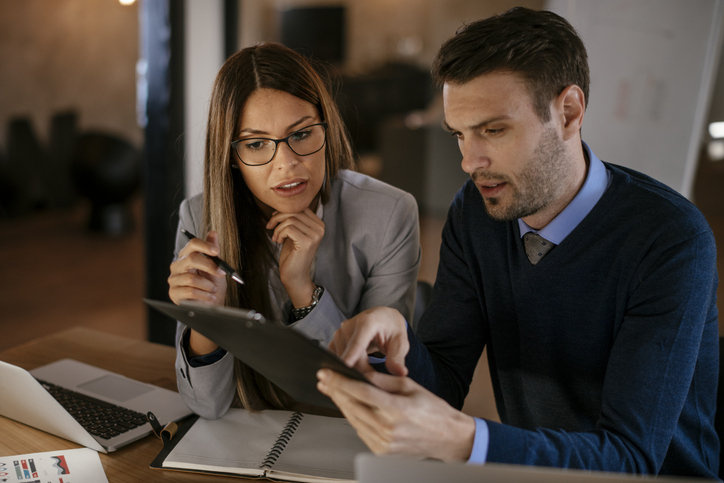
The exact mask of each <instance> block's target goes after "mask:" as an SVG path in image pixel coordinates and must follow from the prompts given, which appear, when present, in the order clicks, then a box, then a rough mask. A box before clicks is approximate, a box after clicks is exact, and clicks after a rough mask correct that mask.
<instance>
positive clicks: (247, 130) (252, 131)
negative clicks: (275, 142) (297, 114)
mask: <svg viewBox="0 0 724 483" xmlns="http://www.w3.org/2000/svg"><path fill="white" fill-rule="evenodd" d="M313 119H314V117H313V116H304V117H302V118H300V119H298V120H297V121H295V122H293V123H291V124H290V125H289V126H287V132H288V131H291V130H292V129H294V128H295V127H297V126H299V125H300V124H302V123H304V122H306V121H309V120H313ZM242 134H265V135H269V133H268V132H266V131H260V130H258V129H252V128H244V129H242V130H240V131H239V132H238V133H237V135H238V136H241V135H242Z"/></svg>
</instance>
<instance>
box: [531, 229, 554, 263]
mask: <svg viewBox="0 0 724 483" xmlns="http://www.w3.org/2000/svg"><path fill="white" fill-rule="evenodd" d="M523 244H524V245H525V254H526V255H527V256H528V260H530V263H532V264H533V265H535V264H537V263H538V262H540V261H541V259H542V258H543V257H544V256H546V253H548V252H549V251H551V250H552V249H553V247H555V246H556V245H555V243H551V242H549V241H548V240H546V239H545V238H543V237H542V236H540V235H539V234H537V233H533V232H532V231H529V232H528V233H526V234H525V235H523Z"/></svg>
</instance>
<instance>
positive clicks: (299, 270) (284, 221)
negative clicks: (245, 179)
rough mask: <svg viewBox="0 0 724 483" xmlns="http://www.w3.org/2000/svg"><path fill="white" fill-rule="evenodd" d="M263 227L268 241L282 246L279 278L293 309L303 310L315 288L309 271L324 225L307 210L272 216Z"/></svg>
mask: <svg viewBox="0 0 724 483" xmlns="http://www.w3.org/2000/svg"><path fill="white" fill-rule="evenodd" d="M266 228H267V229H268V230H274V233H273V234H272V241H273V242H275V243H283V246H282V251H281V254H280V255H279V277H280V279H281V281H282V284H284V288H285V289H286V291H287V295H289V298H290V299H291V301H292V305H294V307H297V308H300V307H306V306H307V305H309V303H310V302H311V301H312V293H313V292H314V289H315V288H316V287H315V285H314V282H312V277H311V275H310V269H311V267H312V262H313V261H314V255H315V254H316V253H317V248H319V244H320V243H321V241H322V238H323V237H324V222H323V221H322V220H321V219H319V217H318V216H317V215H316V214H314V212H313V211H312V210H310V209H309V208H307V209H305V210H304V211H302V212H299V213H274V214H273V215H272V217H271V218H270V219H269V223H267V225H266Z"/></svg>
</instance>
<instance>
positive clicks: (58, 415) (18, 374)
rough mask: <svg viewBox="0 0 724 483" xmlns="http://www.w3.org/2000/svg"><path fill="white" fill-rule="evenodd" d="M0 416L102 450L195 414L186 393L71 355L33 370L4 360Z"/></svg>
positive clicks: (0, 369) (0, 367)
mask: <svg viewBox="0 0 724 483" xmlns="http://www.w3.org/2000/svg"><path fill="white" fill-rule="evenodd" d="M0 381H3V383H2V385H3V388H2V390H1V391H0V415H2V416H5V417H7V418H10V419H14V420H15V421H18V422H21V423H24V424H27V425H28V426H32V427H34V428H37V429H40V430H42V431H45V432H48V433H51V434H54V435H56V436H60V437H61V438H64V439H68V440H70V441H73V442H75V443H78V444H81V445H83V446H86V447H88V448H91V449H94V450H96V451H99V452H102V453H108V452H111V451H115V450H117V449H118V448H121V447H122V446H125V445H127V444H129V443H132V442H133V441H136V440H139V439H141V438H143V437H145V436H147V435H148V434H149V433H151V431H152V429H151V425H150V424H149V423H148V421H147V419H146V413H148V412H149V411H152V412H153V413H154V415H155V416H156V417H157V419H158V420H159V422H160V423H161V424H166V423H168V422H171V421H178V420H180V419H183V418H184V417H186V416H189V415H190V414H191V411H190V410H189V409H188V407H187V406H186V404H185V403H184V402H183V400H182V399H181V396H180V395H179V394H178V393H176V392H174V391H169V390H168V389H163V388H160V387H158V386H154V385H152V384H146V383H143V382H139V381H135V380H133V379H129V378H127V377H125V376H122V375H120V374H116V373H113V372H110V371H106V370H104V369H100V368H98V367H95V366H91V365H88V364H84V363H82V362H78V361H76V360H72V359H61V360H59V361H56V362H53V363H51V364H48V365H45V366H42V367H38V368H37V369H33V370H32V371H30V372H28V371H26V370H25V369H22V368H20V367H17V366H14V365H12V364H8V363H6V362H2V361H0Z"/></svg>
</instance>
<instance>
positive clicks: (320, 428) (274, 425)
mask: <svg viewBox="0 0 724 483" xmlns="http://www.w3.org/2000/svg"><path fill="white" fill-rule="evenodd" d="M366 452H369V450H368V449H367V446H365V444H364V443H363V442H362V440H360V439H359V437H358V436H357V433H356V432H355V430H354V428H352V426H350V424H349V423H348V422H347V420H346V419H344V418H334V417H329V416H316V415H311V414H303V413H300V412H291V411H279V410H267V411H262V412H257V413H252V412H249V411H246V410H244V409H236V408H232V409H230V410H229V412H228V413H226V415H224V416H223V417H222V418H219V419H215V420H209V419H203V418H197V419H196V420H195V421H193V420H192V421H190V422H189V424H187V425H184V426H183V427H181V428H180V429H179V431H178V432H177V433H176V435H175V436H174V437H173V438H172V439H171V440H169V441H168V442H167V443H166V445H165V447H164V450H163V451H162V452H161V453H160V454H159V456H158V457H157V458H156V459H155V460H154V461H153V463H151V467H152V468H157V469H168V470H180V471H190V472H200V473H213V474H221V475H226V476H240V477H252V478H267V479H270V480H279V481H303V482H322V481H324V482H327V483H329V482H334V481H340V482H342V481H344V482H349V481H354V480H355V474H354V458H355V456H356V455H358V454H360V453H366Z"/></svg>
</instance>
